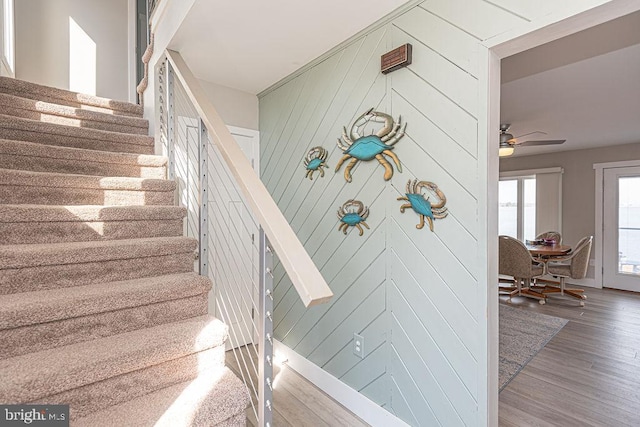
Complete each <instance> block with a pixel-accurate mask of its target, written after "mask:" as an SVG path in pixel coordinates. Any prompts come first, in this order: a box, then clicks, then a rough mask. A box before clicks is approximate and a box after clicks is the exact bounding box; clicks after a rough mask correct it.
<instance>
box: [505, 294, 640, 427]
mask: <svg viewBox="0 0 640 427" xmlns="http://www.w3.org/2000/svg"><path fill="white" fill-rule="evenodd" d="M585 294H586V295H587V300H586V301H585V307H579V306H578V300H576V299H568V298H563V297H558V296H551V297H549V298H548V300H547V303H546V304H545V305H540V304H538V302H537V301H535V300H532V299H525V298H523V297H514V298H513V302H512V304H511V305H512V306H513V307H516V308H522V309H524V310H531V311H537V312H539V313H544V314H549V315H552V316H557V317H562V318H565V319H569V323H568V324H567V325H566V326H565V327H564V328H563V329H562V330H561V331H560V332H559V333H558V334H557V335H556V336H555V337H553V338H552V339H551V341H549V343H548V344H547V345H546V346H545V348H543V349H542V350H541V351H540V352H539V353H538V354H537V355H536V356H535V357H534V358H533V359H532V360H531V361H530V362H529V364H528V365H527V366H525V368H524V369H523V370H522V371H521V372H520V373H519V374H518V375H517V376H516V377H515V378H514V379H513V380H512V381H511V383H509V385H507V387H505V389H504V390H503V391H502V392H501V393H500V398H499V403H500V409H499V425H500V426H505V427H506V426H518V427H523V426H534V425H535V426H562V427H569V426H616V427H617V426H640V294H636V293H632V292H625V291H616V290H610V289H604V290H602V289H592V288H585ZM505 301H506V298H504V297H501V298H500V302H501V303H505Z"/></svg>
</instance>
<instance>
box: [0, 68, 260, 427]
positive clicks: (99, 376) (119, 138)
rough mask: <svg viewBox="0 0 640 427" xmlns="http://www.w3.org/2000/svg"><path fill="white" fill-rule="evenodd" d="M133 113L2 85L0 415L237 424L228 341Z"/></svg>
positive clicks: (168, 186) (239, 402)
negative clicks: (24, 408)
mask: <svg viewBox="0 0 640 427" xmlns="http://www.w3.org/2000/svg"><path fill="white" fill-rule="evenodd" d="M147 132H148V123H147V121H146V120H144V119H143V118H142V108H141V107H140V106H138V105H135V104H130V103H126V102H120V101H113V100H109V99H105V98H100V97H95V96H90V95H83V94H77V93H73V92H70V91H66V90H61V89H55V88H49V87H45V86H41V85H36V84H33V83H29V82H24V81H20V80H15V79H10V78H5V77H0V295H2V298H0V342H2V346H0V378H2V381H1V382H0V402H2V403H4V404H12V403H34V404H35V403H42V404H68V405H70V414H71V425H73V426H114V425H118V426H153V425H156V426H205V425H206V426H241V425H245V421H246V416H245V408H246V407H247V405H248V403H249V397H248V393H247V390H246V387H245V386H244V384H242V382H241V381H240V380H239V379H238V378H237V377H236V376H235V375H234V374H233V373H232V372H231V371H230V370H229V369H228V368H227V367H225V341H226V340H227V337H228V328H227V326H226V325H224V324H223V323H222V322H221V321H220V320H218V319H215V318H214V317H212V316H209V315H208V314H207V313H208V294H209V291H210V289H211V286H212V284H211V282H210V281H209V279H207V278H205V277H202V276H199V275H197V274H196V273H194V272H193V261H194V257H195V251H196V249H197V241H196V240H195V239H191V238H188V237H184V236H183V218H184V217H185V215H186V209H185V208H183V207H180V206H174V200H175V196H174V191H175V188H176V185H175V183H174V182H172V181H168V180H166V179H165V177H166V167H167V159H166V158H164V157H161V156H156V155H154V140H153V138H152V137H149V136H147Z"/></svg>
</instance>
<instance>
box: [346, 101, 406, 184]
mask: <svg viewBox="0 0 640 427" xmlns="http://www.w3.org/2000/svg"><path fill="white" fill-rule="evenodd" d="M370 121H373V122H376V123H384V126H383V127H382V128H381V129H380V130H378V132H376V134H375V135H368V136H362V135H360V132H361V128H363V127H364V126H365V125H366V124H367V123H368V122H370ZM406 127H407V124H406V123H405V124H404V125H403V124H402V118H401V117H398V121H397V122H394V121H393V117H391V116H390V115H389V114H385V113H381V112H379V111H374V110H373V108H371V109H369V110H367V112H365V113H364V114H363V115H361V116H360V117H358V118H357V119H356V121H355V122H354V123H353V126H351V131H350V132H349V134H347V128H346V127H343V128H342V140H340V139H339V138H338V147H340V149H342V152H343V154H344V156H342V158H341V159H340V161H339V162H338V164H337V165H336V172H338V171H339V170H340V167H341V166H342V164H343V163H344V162H345V161H347V160H349V159H351V161H350V162H349V164H347V167H346V168H345V170H344V179H346V180H347V182H351V169H353V167H354V166H355V165H356V163H358V161H360V160H364V161H369V160H373V159H376V160H378V162H380V164H381V165H382V166H383V167H384V179H385V181H388V180H390V179H391V177H392V176H393V167H392V166H391V164H390V163H389V161H388V160H387V159H386V158H385V157H384V156H385V155H386V156H389V157H391V159H393V162H394V163H395V164H396V166H397V167H398V170H399V171H400V172H402V166H401V165H400V160H399V159H398V156H396V155H395V154H394V153H393V151H391V150H393V145H394V144H395V143H396V142H398V140H399V139H400V138H402V137H403V136H404V131H405V129H406Z"/></svg>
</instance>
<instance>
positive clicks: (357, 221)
mask: <svg viewBox="0 0 640 427" xmlns="http://www.w3.org/2000/svg"><path fill="white" fill-rule="evenodd" d="M368 217H369V208H366V207H365V206H364V203H362V202H361V201H359V200H353V199H351V200H347V201H346V202H344V204H343V205H342V206H341V207H340V208H339V209H338V218H340V222H341V224H340V226H339V227H338V230H340V231H342V232H344V234H347V229H348V228H349V227H356V228H357V229H358V231H360V235H361V236H362V235H363V234H364V230H363V229H362V225H364V226H365V227H366V228H367V230H368V229H369V226H368V225H367V223H366V222H364V221H365V219H367V218H368Z"/></svg>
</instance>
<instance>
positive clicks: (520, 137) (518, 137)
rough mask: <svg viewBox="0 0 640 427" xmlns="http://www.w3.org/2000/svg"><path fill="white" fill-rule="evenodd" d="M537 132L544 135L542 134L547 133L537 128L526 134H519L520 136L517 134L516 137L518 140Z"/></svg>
mask: <svg viewBox="0 0 640 427" xmlns="http://www.w3.org/2000/svg"><path fill="white" fill-rule="evenodd" d="M536 134H540V136H542V135H547V133H546V132H542V131H540V130H536V131H533V132H529V133H525V134H524V135H518V136H516V137H515V139H516V140H517V139H522V138H524V137H525V136H531V135H536Z"/></svg>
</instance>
